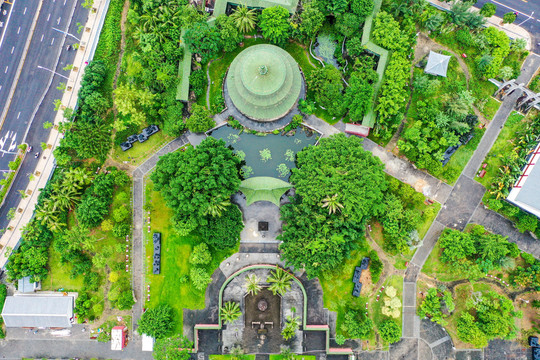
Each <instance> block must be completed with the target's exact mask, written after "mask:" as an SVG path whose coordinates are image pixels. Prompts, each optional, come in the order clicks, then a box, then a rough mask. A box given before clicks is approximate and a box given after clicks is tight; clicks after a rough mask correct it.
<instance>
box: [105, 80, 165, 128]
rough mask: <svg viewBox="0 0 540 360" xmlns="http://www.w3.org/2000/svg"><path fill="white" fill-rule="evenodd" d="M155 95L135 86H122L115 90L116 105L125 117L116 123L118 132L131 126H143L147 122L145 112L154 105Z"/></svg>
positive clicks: (115, 126)
mask: <svg viewBox="0 0 540 360" xmlns="http://www.w3.org/2000/svg"><path fill="white" fill-rule="evenodd" d="M154 99H155V95H154V94H152V92H150V91H149V90H147V89H140V88H137V87H136V86H135V85H134V84H120V85H118V86H117V87H116V89H114V105H115V106H116V109H117V110H118V112H119V113H120V114H121V115H123V116H122V117H118V118H117V119H116V121H115V122H114V128H115V129H116V130H124V129H126V128H127V127H128V126H130V125H136V126H141V125H142V124H144V123H145V122H146V114H145V112H146V111H147V110H148V108H150V107H151V106H153V105H154Z"/></svg>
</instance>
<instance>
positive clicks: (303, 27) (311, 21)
mask: <svg viewBox="0 0 540 360" xmlns="http://www.w3.org/2000/svg"><path fill="white" fill-rule="evenodd" d="M303 7H304V10H303V11H302V12H301V13H300V15H299V16H298V19H297V21H296V22H295V23H293V34H294V36H295V37H297V38H299V39H301V40H306V41H307V40H313V39H315V37H316V36H317V33H318V32H319V30H320V29H321V28H322V26H323V23H324V20H325V17H324V14H323V13H322V12H321V11H320V10H319V8H318V7H317V5H316V3H315V1H310V2H308V3H305V4H303Z"/></svg>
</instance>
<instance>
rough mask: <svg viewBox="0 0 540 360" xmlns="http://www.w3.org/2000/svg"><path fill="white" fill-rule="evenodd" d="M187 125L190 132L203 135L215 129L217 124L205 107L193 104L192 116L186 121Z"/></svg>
mask: <svg viewBox="0 0 540 360" xmlns="http://www.w3.org/2000/svg"><path fill="white" fill-rule="evenodd" d="M186 125H187V128H188V129H189V130H190V131H192V132H195V133H202V132H205V131H207V130H210V129H211V128H213V127H214V126H215V125H216V122H215V121H214V119H212V117H211V116H210V112H209V111H208V110H207V109H206V108H205V107H204V106H202V105H197V104H193V107H192V111H191V116H190V117H189V118H188V119H187V120H186Z"/></svg>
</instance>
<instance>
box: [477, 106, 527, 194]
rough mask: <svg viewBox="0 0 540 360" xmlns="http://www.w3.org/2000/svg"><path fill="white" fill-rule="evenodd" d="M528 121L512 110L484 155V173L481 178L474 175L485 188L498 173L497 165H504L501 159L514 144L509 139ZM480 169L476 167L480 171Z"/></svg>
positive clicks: (508, 152)
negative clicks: (487, 152) (485, 164)
mask: <svg viewBox="0 0 540 360" xmlns="http://www.w3.org/2000/svg"><path fill="white" fill-rule="evenodd" d="M527 123H528V121H527V120H526V119H525V120H524V119H523V115H521V114H520V113H518V112H515V111H513V112H512V113H511V114H510V116H509V117H508V119H507V120H506V123H505V125H504V127H503V129H502V130H501V132H500V134H499V137H498V138H497V140H496V141H495V143H494V144H493V146H492V147H491V150H490V152H489V154H488V155H487V156H486V159H485V161H484V162H485V163H487V164H488V165H487V167H486V169H485V170H486V174H485V175H484V177H483V178H479V177H476V181H478V182H479V183H480V184H482V185H484V186H485V187H486V188H487V189H489V187H490V186H491V183H492V182H493V180H494V179H495V176H496V175H497V174H498V173H499V167H501V166H502V165H504V163H503V159H504V157H506V156H508V154H510V152H511V151H512V149H513V148H514V146H513V145H512V143H511V140H512V139H514V138H515V134H516V132H518V131H520V130H523V129H524V128H525V127H526V126H527ZM480 170H481V169H478V171H480Z"/></svg>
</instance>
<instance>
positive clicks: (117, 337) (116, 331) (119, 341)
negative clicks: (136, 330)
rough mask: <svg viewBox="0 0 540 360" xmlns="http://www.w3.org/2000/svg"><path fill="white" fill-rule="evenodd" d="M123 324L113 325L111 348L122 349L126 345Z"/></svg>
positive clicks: (125, 329) (125, 328)
mask: <svg viewBox="0 0 540 360" xmlns="http://www.w3.org/2000/svg"><path fill="white" fill-rule="evenodd" d="M126 331H127V327H125V326H115V327H113V328H112V330H111V350H122V349H123V348H124V347H125V346H126Z"/></svg>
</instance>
